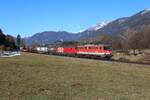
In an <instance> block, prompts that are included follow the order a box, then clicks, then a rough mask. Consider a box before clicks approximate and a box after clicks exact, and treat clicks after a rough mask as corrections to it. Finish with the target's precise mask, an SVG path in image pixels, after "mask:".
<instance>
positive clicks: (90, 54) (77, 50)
mask: <svg viewBox="0 0 150 100" xmlns="http://www.w3.org/2000/svg"><path fill="white" fill-rule="evenodd" d="M112 51H113V50H112V47H111V46H109V45H91V44H89V45H80V46H61V47H53V48H51V49H50V52H51V53H52V54H54V55H62V56H74V57H86V58H108V59H110V58H111V57H112V55H113V54H112Z"/></svg>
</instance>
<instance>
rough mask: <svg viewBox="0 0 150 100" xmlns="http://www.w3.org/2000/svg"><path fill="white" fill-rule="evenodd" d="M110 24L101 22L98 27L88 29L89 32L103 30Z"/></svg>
mask: <svg viewBox="0 0 150 100" xmlns="http://www.w3.org/2000/svg"><path fill="white" fill-rule="evenodd" d="M108 23H109V22H107V21H104V22H101V23H98V24H96V25H93V26H92V27H90V28H89V29H87V30H88V31H97V30H99V29H101V28H103V27H104V26H106V25H107V24H108Z"/></svg>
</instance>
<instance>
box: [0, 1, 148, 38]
mask: <svg viewBox="0 0 150 100" xmlns="http://www.w3.org/2000/svg"><path fill="white" fill-rule="evenodd" d="M145 8H150V0H0V28H2V30H3V31H4V32H5V33H6V34H11V35H13V36H16V35H17V34H21V35H22V36H23V37H24V36H29V35H32V34H34V33H37V32H42V31H69V32H77V31H80V30H83V29H86V28H88V27H90V26H91V25H93V24H96V23H99V22H101V21H111V20H114V19H117V18H120V17H125V16H131V15H133V14H135V13H136V12H139V11H141V10H143V9H145Z"/></svg>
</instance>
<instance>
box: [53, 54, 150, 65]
mask: <svg viewBox="0 0 150 100" xmlns="http://www.w3.org/2000/svg"><path fill="white" fill-rule="evenodd" d="M54 56H59V55H54ZM59 57H65V58H79V59H85V60H86V59H88V60H90V59H91V60H97V61H98V60H99V61H107V62H116V63H128V64H140V65H150V55H149V56H146V58H144V59H143V60H142V61H120V60H114V59H103V58H85V57H69V56H59Z"/></svg>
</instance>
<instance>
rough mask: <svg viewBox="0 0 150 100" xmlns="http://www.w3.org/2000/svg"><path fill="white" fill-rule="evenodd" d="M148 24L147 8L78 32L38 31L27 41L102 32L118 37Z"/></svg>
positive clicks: (52, 39) (53, 40) (79, 37)
mask: <svg viewBox="0 0 150 100" xmlns="http://www.w3.org/2000/svg"><path fill="white" fill-rule="evenodd" d="M148 26H150V9H145V10H142V11H141V12H138V13H136V14H134V15H132V16H130V17H123V18H119V19H116V20H114V21H111V22H101V23H98V24H96V25H93V26H92V27H90V28H88V29H86V30H82V31H79V32H74V33H76V34H74V33H70V32H64V31H62V32H56V31H55V32H54V31H47V32H42V33H37V34H35V35H33V36H31V37H29V38H28V39H26V41H27V44H31V43H32V42H33V41H36V42H39V43H41V42H42V43H51V42H55V41H57V40H59V39H63V40H64V41H71V40H81V39H83V38H90V37H96V36H98V35H100V34H105V35H109V36H112V37H117V36H118V35H119V34H123V33H125V32H126V31H127V30H128V29H130V30H134V31H136V32H138V31H139V32H140V31H141V30H145V29H144V27H148Z"/></svg>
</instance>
